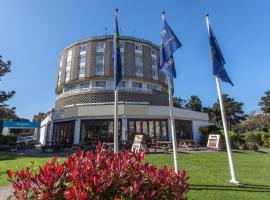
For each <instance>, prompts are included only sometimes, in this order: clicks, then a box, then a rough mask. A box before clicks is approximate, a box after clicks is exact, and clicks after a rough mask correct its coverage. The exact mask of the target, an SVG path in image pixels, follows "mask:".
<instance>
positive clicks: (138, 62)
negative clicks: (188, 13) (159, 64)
mask: <svg viewBox="0 0 270 200" xmlns="http://www.w3.org/2000/svg"><path fill="white" fill-rule="evenodd" d="M135 62H136V65H137V64H142V62H143V58H142V56H138V55H136V57H135Z"/></svg>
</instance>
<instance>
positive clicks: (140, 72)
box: [136, 66, 143, 76]
mask: <svg viewBox="0 0 270 200" xmlns="http://www.w3.org/2000/svg"><path fill="white" fill-rule="evenodd" d="M142 74H143V67H142V66H136V75H137V76H138V75H142Z"/></svg>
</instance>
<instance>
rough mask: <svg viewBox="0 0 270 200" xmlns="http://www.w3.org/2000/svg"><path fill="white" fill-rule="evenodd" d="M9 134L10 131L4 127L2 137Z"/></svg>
mask: <svg viewBox="0 0 270 200" xmlns="http://www.w3.org/2000/svg"><path fill="white" fill-rule="evenodd" d="M9 134H10V129H9V128H7V127H4V128H3V130H2V135H9Z"/></svg>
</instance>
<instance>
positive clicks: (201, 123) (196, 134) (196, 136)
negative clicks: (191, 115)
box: [192, 121, 210, 144]
mask: <svg viewBox="0 0 270 200" xmlns="http://www.w3.org/2000/svg"><path fill="white" fill-rule="evenodd" d="M209 124H210V123H209V122H207V121H192V131H193V140H194V141H195V143H196V144H198V143H199V142H200V137H201V133H200V130H199V128H200V127H201V126H207V125H209Z"/></svg>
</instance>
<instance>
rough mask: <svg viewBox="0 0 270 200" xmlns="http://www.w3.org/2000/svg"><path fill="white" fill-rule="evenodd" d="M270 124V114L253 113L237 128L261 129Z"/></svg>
mask: <svg viewBox="0 0 270 200" xmlns="http://www.w3.org/2000/svg"><path fill="white" fill-rule="evenodd" d="M269 126H270V115H269V114H264V113H254V114H251V115H250V116H248V117H247V119H246V121H243V122H242V123H241V124H239V126H238V127H237V128H239V129H241V130H243V131H245V132H246V131H263V130H264V129H265V128H266V129H267V128H268V127H269Z"/></svg>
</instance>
